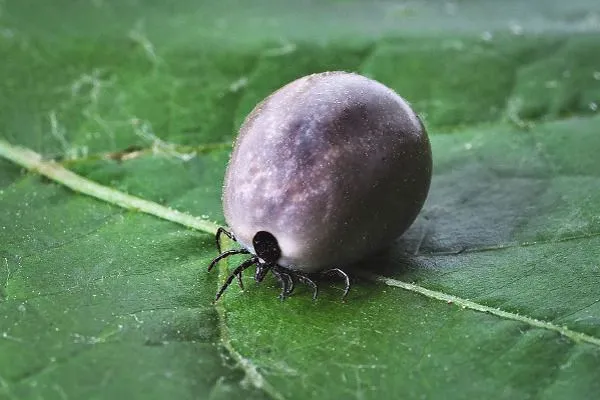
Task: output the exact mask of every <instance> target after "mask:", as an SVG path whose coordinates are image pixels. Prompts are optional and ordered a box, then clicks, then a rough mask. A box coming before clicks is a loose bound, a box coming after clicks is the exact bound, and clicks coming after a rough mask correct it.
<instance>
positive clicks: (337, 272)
mask: <svg viewBox="0 0 600 400" xmlns="http://www.w3.org/2000/svg"><path fill="white" fill-rule="evenodd" d="M323 274H328V275H334V274H335V275H337V276H339V277H341V278H342V279H344V282H345V283H346V287H345V288H344V294H343V295H342V300H343V299H345V298H346V296H347V295H348V292H349V291H350V278H349V277H348V274H347V273H345V272H344V271H342V270H341V269H339V268H332V269H328V270H327V271H325V272H323Z"/></svg>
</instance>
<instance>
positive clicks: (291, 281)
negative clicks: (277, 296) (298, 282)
mask: <svg viewBox="0 0 600 400" xmlns="http://www.w3.org/2000/svg"><path fill="white" fill-rule="evenodd" d="M280 274H281V276H283V278H284V279H285V280H287V283H288V291H287V295H288V296H289V295H290V294H292V292H293V291H294V278H292V276H291V275H290V274H288V273H287V272H280Z"/></svg>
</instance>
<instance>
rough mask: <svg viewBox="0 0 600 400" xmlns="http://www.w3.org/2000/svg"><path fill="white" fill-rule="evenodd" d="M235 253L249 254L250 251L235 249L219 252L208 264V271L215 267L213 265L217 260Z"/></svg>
mask: <svg viewBox="0 0 600 400" xmlns="http://www.w3.org/2000/svg"><path fill="white" fill-rule="evenodd" d="M236 254H250V252H249V251H248V250H246V249H235V250H227V251H224V252H223V253H221V254H219V255H218V256H216V257H215V258H214V259H213V260H212V261H211V262H210V265H209V266H208V272H210V270H211V269H213V268H214V267H215V265H217V263H218V262H219V261H221V260H222V259H224V258H227V257H229V256H233V255H236Z"/></svg>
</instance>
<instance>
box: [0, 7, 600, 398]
mask: <svg viewBox="0 0 600 400" xmlns="http://www.w3.org/2000/svg"><path fill="white" fill-rule="evenodd" d="M167 3H168V2H161V1H150V0H147V1H131V2H121V1H116V0H115V1H112V0H110V1H109V0H94V1H88V2H71V1H66V0H53V1H46V2H37V1H31V0H21V1H18V0H5V1H0V59H1V60H3V61H2V62H1V63H0V77H2V79H0V155H3V156H4V158H2V159H0V398H1V399H4V398H7V399H32V398H44V399H54V398H56V399H62V398H86V399H108V398H144V399H152V398H156V399H164V398H182V399H184V398H212V399H219V398H223V399H225V398H257V399H262V398H276V399H280V398H286V399H288V398H289V399H296V398H297V399H304V398H308V397H315V398H324V399H330V398H331V399H337V398H366V399H377V398H440V399H441V398H444V399H445V398H450V399H461V398H494V399H495V398H507V399H527V398H549V399H564V398H581V399H587V398H589V399H592V398H596V397H597V393H600V375H599V373H598V371H600V289H599V288H600V250H599V249H600V161H599V157H598V154H600V135H599V134H598V126H600V115H599V114H598V105H600V40H599V38H600V36H599V30H600V29H599V23H598V21H599V19H600V17H599V16H600V5H599V4H597V2H594V1H592V0H577V1H571V2H568V3H565V2H559V1H545V2H543V1H541V0H538V1H529V2H520V1H517V0H515V1H504V2H494V1H491V0H488V1H478V2H472V1H469V2H456V3H451V2H427V3H423V4H422V3H418V2H417V3H391V2H359V1H353V0H348V1H340V0H337V1H335V0H330V1H327V2H316V1H307V2H274V1H266V0H260V1H253V2H251V4H246V2H244V3H243V4H242V3H240V2H236V1H233V0H227V1H220V2H218V3H217V2H206V3H205V4H197V2H193V1H181V2H175V3H174V4H170V3H169V4H167ZM332 69H343V70H351V71H357V72H360V73H362V74H365V75H368V76H371V77H373V78H375V79H378V80H380V81H382V82H384V83H385V84H387V85H389V86H391V87H393V88H394V89H396V90H397V91H398V92H399V93H400V94H401V95H402V96H404V97H406V98H407V99H408V100H409V101H410V102H411V103H412V104H413V106H414V107H415V109H416V110H417V111H418V112H419V113H420V114H421V115H423V116H424V119H425V121H426V125H427V127H428V129H429V132H430V137H431V141H432V147H433V154H434V179H433V183H432V188H431V192H430V195H429V198H428V201H427V203H426V205H425V208H424V210H423V212H422V213H421V215H420V217H419V219H418V220H417V221H416V222H415V224H414V225H413V227H411V229H410V230H409V231H408V232H407V233H406V234H405V235H404V236H403V237H402V238H400V239H399V240H398V241H397V243H395V244H394V246H393V247H392V248H391V249H390V250H389V251H388V252H386V253H384V254H381V255H379V256H377V257H375V258H373V259H370V260H366V261H365V262H364V263H363V265H362V269H361V268H358V269H356V270H355V271H354V272H355V277H356V279H355V282H354V284H353V287H352V291H351V292H350V296H349V298H348V300H347V301H346V302H341V301H340V300H339V296H340V295H341V290H342V287H341V284H340V283H338V282H335V281H332V282H323V283H321V295H320V297H319V299H318V300H317V301H316V302H313V301H312V300H311V296H310V290H309V289H308V288H306V287H302V286H299V287H298V288H297V289H296V291H295V293H294V296H292V297H290V298H289V299H288V300H286V301H285V302H280V301H279V300H278V299H277V295H278V288H277V283H276V282H275V281H274V280H273V279H271V278H269V279H268V280H267V281H266V282H265V283H264V284H262V285H260V286H257V285H254V284H253V283H252V279H251V276H250V275H251V274H248V277H247V278H246V282H245V283H246V290H244V291H241V290H240V289H239V288H237V287H235V286H234V285H232V287H230V288H229V289H228V291H227V292H226V293H225V295H224V297H223V298H222V299H221V301H220V302H218V303H217V304H214V303H213V298H214V295H215V293H216V291H217V289H218V287H219V286H220V284H221V283H222V281H223V279H224V278H225V274H226V273H227V266H226V265H225V264H222V265H221V266H220V271H219V272H215V271H213V272H212V273H207V272H206V267H207V265H208V263H209V262H210V260H211V259H212V258H213V257H214V256H215V255H216V249H215V247H214V238H213V236H212V235H211V234H209V233H208V232H213V231H214V225H212V224H211V223H210V222H209V221H217V222H218V223H223V222H224V221H223V216H222V210H221V201H220V196H221V183H222V179H223V173H224V169H225V166H226V163H227V160H228V157H229V153H230V151H231V146H230V143H231V141H232V139H233V138H234V137H235V134H236V130H237V128H238V127H239V125H240V124H241V122H242V121H243V118H244V117H245V115H246V114H247V113H248V112H249V111H250V110H251V109H252V108H253V107H254V105H255V104H256V103H257V102H258V101H260V100H261V99H262V98H264V97H265V96H266V95H268V94H269V93H270V92H271V91H273V90H275V89H277V88H278V87H280V86H281V85H283V84H285V83H287V82H289V81H290V80H293V79H295V78H297V77H300V76H302V75H306V74H309V73H313V72H318V71H324V70H332ZM19 146H20V147H19ZM23 148H29V149H32V150H34V151H36V152H38V153H41V154H42V155H43V156H44V157H45V158H46V159H55V160H56V161H57V162H58V163H59V164H58V165H57V164H52V163H45V162H42V161H40V160H38V159H37V158H36V157H37V156H36V155H35V154H32V153H30V152H28V151H27V150H24V149H23ZM8 160H12V161H8ZM19 165H21V166H27V167H28V168H29V169H32V171H26V170H23V169H22V168H21V167H20V166H19ZM69 170H70V171H73V172H75V173H76V174H77V175H72V174H70V173H69ZM36 171H38V172H39V173H36ZM48 178H50V179H48ZM81 178H86V179H89V180H91V181H93V182H96V183H97V184H100V185H102V186H97V185H93V184H91V183H89V182H88V181H85V180H81ZM125 194H129V195H130V196H129V197H128V196H125ZM89 195H92V196H95V197H96V198H94V197H92V196H89ZM131 196H135V197H131ZM140 199H143V200H140ZM173 210H179V211H181V212H182V213H185V214H182V213H178V212H176V211H173ZM149 214H151V215H149ZM187 214H189V215H191V216H196V217H198V218H192V217H190V216H189V215H187ZM237 260H239V259H234V260H232V261H231V263H230V265H233V264H234V263H235V262H236V261H237ZM365 271H366V272H365Z"/></svg>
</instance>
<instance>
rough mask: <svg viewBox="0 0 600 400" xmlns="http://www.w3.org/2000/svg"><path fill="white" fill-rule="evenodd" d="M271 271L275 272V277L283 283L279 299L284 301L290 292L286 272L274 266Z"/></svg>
mask: <svg viewBox="0 0 600 400" xmlns="http://www.w3.org/2000/svg"><path fill="white" fill-rule="evenodd" d="M271 271H272V272H273V275H275V278H277V281H278V282H279V284H280V285H281V293H280V294H279V299H281V300H282V301H283V300H285V298H286V297H287V295H288V293H289V280H288V279H287V278H284V277H283V275H284V274H285V273H282V272H281V271H279V270H277V269H275V268H273V269H272V270H271ZM288 276H289V275H288Z"/></svg>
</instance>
